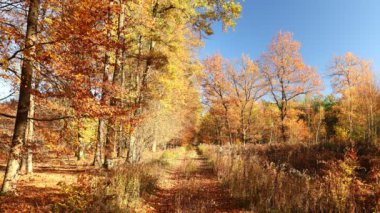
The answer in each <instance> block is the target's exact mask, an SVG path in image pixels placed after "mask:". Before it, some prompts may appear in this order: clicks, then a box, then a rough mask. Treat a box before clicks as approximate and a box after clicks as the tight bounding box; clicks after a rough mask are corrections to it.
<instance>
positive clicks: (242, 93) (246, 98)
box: [228, 55, 267, 144]
mask: <svg viewBox="0 0 380 213" xmlns="http://www.w3.org/2000/svg"><path fill="white" fill-rule="evenodd" d="M228 74H229V76H230V78H231V81H232V85H233V88H234V95H235V98H236V99H237V101H235V104H236V105H237V107H238V109H239V111H240V112H239V116H240V119H239V120H240V128H239V132H240V139H241V141H242V142H243V143H244V144H245V143H246V142H247V141H248V138H247V134H248V133H247V131H248V130H249V127H250V125H251V124H252V113H253V107H254V104H255V102H256V101H257V100H258V99H260V98H261V97H263V96H264V95H265V94H266V92H267V91H266V83H265V82H264V81H263V80H264V79H263V78H262V75H261V73H260V71H259V67H258V65H257V64H256V63H255V62H254V61H252V60H251V59H250V58H249V57H248V56H246V55H243V56H242V57H241V61H240V66H239V68H238V70H235V69H230V71H229V72H228Z"/></svg>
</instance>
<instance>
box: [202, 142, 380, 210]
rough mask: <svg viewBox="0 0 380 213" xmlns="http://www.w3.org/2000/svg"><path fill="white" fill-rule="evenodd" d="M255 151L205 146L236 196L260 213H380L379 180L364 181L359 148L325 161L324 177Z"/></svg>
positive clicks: (215, 168) (220, 175) (322, 173)
mask: <svg viewBox="0 0 380 213" xmlns="http://www.w3.org/2000/svg"><path fill="white" fill-rule="evenodd" d="M304 148H305V149H306V147H304ZM254 149H255V148H254V147H253V148H250V149H244V148H242V147H223V148H220V147H217V146H212V145H203V144H202V145H200V150H201V152H202V153H203V155H205V156H206V157H207V158H208V159H209V160H210V162H211V164H212V165H213V166H214V170H215V172H216V174H217V175H218V178H219V180H220V181H221V182H222V183H223V184H224V185H225V186H226V187H227V189H228V191H229V192H230V194H231V196H232V197H234V198H238V199H241V200H243V201H244V202H245V203H246V205H247V206H249V208H250V209H251V210H253V211H254V212H324V211H326V210H327V209H328V210H329V211H331V212H377V211H379V210H380V202H379V192H380V188H379V185H378V181H377V182H376V181H375V182H368V181H365V180H363V179H361V178H360V177H359V176H358V174H357V170H358V168H359V167H360V165H359V161H358V156H357V152H356V151H355V150H353V149H351V150H347V151H345V153H344V154H343V158H342V159H339V158H338V159H335V160H331V161H329V162H325V164H326V165H325V166H324V167H323V172H321V175H317V174H311V173H308V172H306V170H304V171H300V170H297V169H295V168H294V167H292V165H291V164H289V163H285V162H286V161H285V160H284V161H282V162H281V161H278V162H280V163H278V162H276V163H275V162H271V161H270V160H268V159H270V157H269V158H268V157H267V156H266V157H265V154H264V153H263V152H264V150H263V149H264V147H262V146H261V147H259V149H261V150H260V151H257V150H256V151H255V150H254ZM268 149H273V147H272V148H268ZM303 151H304V152H305V150H303ZM258 152H261V153H260V154H257V153H258ZM252 153H255V154H252ZM269 153H271V152H269ZM272 159H273V158H272ZM293 160H295V159H293ZM300 163H302V162H298V164H300ZM305 163H306V164H307V162H305Z"/></svg>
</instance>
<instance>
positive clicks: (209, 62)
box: [203, 54, 233, 144]
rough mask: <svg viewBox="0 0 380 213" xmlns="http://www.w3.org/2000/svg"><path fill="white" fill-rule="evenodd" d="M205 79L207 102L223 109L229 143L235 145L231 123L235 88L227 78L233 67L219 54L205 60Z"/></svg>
mask: <svg viewBox="0 0 380 213" xmlns="http://www.w3.org/2000/svg"><path fill="white" fill-rule="evenodd" d="M203 64H204V71H205V77H204V78H203V88H204V92H205V98H206V100H207V101H208V102H209V103H210V104H211V105H214V106H216V107H213V109H214V110H218V109H217V106H219V107H220V108H221V109H222V114H223V120H224V125H225V127H226V129H227V135H228V142H229V144H232V143H233V136H232V127H231V121H230V110H231V107H232V101H233V99H232V93H233V88H232V84H231V82H230V81H228V78H227V70H228V69H231V65H230V64H228V63H227V61H226V60H225V59H224V58H223V57H222V56H221V55H219V54H216V55H213V56H211V57H209V58H207V59H205V60H204V62H203Z"/></svg>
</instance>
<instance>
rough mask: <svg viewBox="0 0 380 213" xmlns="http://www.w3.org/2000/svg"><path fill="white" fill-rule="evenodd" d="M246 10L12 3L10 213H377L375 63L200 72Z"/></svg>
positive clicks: (163, 2) (223, 64)
mask: <svg viewBox="0 0 380 213" xmlns="http://www.w3.org/2000/svg"><path fill="white" fill-rule="evenodd" d="M247 4H248V3H247ZM244 7H245V2H244V1H237V0H207V1H205V0H191V1H190V0H0V87H2V88H1V89H0V184H1V192H0V212H378V211H380V87H379V85H380V84H379V82H378V80H379V76H376V74H377V73H378V72H377V73H376V71H375V70H376V69H375V68H374V62H373V61H372V60H370V59H366V58H362V57H361V56H360V55H357V54H356V53H354V52H346V53H344V54H341V55H335V56H332V57H331V59H330V61H326V63H328V68H327V71H326V73H323V76H322V74H321V73H322V72H321V71H320V70H318V69H317V67H316V66H314V65H312V64H308V63H307V62H306V60H304V58H303V55H302V54H301V53H303V52H302V51H303V46H302V44H301V42H300V41H298V40H297V39H296V38H295V36H294V33H293V32H290V31H286V30H283V29H278V30H277V33H275V34H273V35H272V38H271V42H269V43H267V44H266V47H267V48H266V50H265V51H263V52H262V53H261V54H260V56H258V57H252V56H250V55H249V54H247V53H244V52H242V53H241V54H240V55H236V56H235V57H234V58H231V57H227V56H225V55H223V54H222V53H220V52H213V53H211V54H208V55H207V56H203V55H202V54H201V53H200V49H202V48H204V47H205V46H207V39H208V38H210V37H211V36H212V35H214V34H215V33H217V30H215V27H216V26H218V27H221V28H222V31H224V32H226V33H227V32H230V31H234V29H235V28H236V26H237V25H238V24H239V22H238V20H239V19H240V18H243V19H244V16H242V17H241V14H242V10H243V9H244ZM249 12H250V13H255V12H256V11H255V10H252V11H249ZM222 34H223V32H222ZM220 36H223V35H220ZM225 45H232V46H233V45H234V44H225ZM247 45H252V46H254V45H255V42H254V41H252V42H251V43H250V44H247ZM326 88H328V90H327V91H330V92H326Z"/></svg>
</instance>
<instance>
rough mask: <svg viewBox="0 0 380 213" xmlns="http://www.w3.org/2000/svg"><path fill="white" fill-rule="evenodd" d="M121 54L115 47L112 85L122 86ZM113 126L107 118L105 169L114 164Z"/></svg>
mask: <svg viewBox="0 0 380 213" xmlns="http://www.w3.org/2000/svg"><path fill="white" fill-rule="evenodd" d="M119 3H120V14H119V17H118V29H117V35H118V40H119V42H120V44H123V43H124V38H123V32H122V31H123V28H124V19H125V11H124V10H125V9H124V7H125V5H124V3H123V2H122V1H120V2H119ZM122 55H123V50H122V49H121V48H117V49H116V54H115V68H114V73H113V79H112V85H114V86H120V87H121V86H122V81H123V79H122V77H123V75H122V72H123V70H122V64H121V60H122ZM117 103H118V101H117V98H116V97H113V98H111V103H110V105H111V106H116V105H117ZM115 128H117V127H116V119H115V118H111V119H109V122H108V128H107V137H106V145H105V156H104V164H103V166H104V167H105V168H106V169H111V168H112V167H113V166H114V163H113V161H114V159H115V158H116V156H117V155H116V141H115V139H116V137H115V133H116V131H115Z"/></svg>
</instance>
